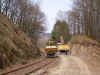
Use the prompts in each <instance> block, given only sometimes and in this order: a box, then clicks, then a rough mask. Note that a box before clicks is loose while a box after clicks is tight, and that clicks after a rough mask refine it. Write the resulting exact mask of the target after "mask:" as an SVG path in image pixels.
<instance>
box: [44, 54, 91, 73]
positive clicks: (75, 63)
mask: <svg viewBox="0 0 100 75" xmlns="http://www.w3.org/2000/svg"><path fill="white" fill-rule="evenodd" d="M59 58H60V59H59V61H58V63H57V66H56V67H54V68H51V69H49V70H48V71H47V73H46V74H45V75H92V74H91V72H90V71H89V69H88V66H87V64H85V62H83V61H82V60H81V59H80V58H78V57H75V56H66V55H60V56H59Z"/></svg>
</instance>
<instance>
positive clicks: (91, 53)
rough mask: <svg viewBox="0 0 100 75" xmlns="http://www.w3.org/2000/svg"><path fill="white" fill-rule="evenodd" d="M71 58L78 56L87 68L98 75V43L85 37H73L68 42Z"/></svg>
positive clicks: (99, 53) (99, 51)
mask: <svg viewBox="0 0 100 75" xmlns="http://www.w3.org/2000/svg"><path fill="white" fill-rule="evenodd" d="M69 44H70V45H71V50H72V51H71V52H72V55H73V56H78V57H80V58H82V59H83V60H84V61H86V62H87V64H88V66H89V68H90V69H91V70H92V71H93V72H95V73H94V75H98V72H99V71H100V63H99V62H100V43H98V42H97V41H95V40H93V39H91V38H89V37H87V36H82V35H79V36H75V37H73V38H72V40H71V41H70V42H69Z"/></svg>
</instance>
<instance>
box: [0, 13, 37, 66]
mask: <svg viewBox="0 0 100 75" xmlns="http://www.w3.org/2000/svg"><path fill="white" fill-rule="evenodd" d="M35 44H36V43H35V41H34V39H33V41H32V39H30V38H29V37H28V36H27V35H25V33H24V32H23V31H21V30H19V28H17V27H16V25H14V24H13V23H12V22H11V21H10V20H9V19H8V18H7V17H6V16H4V15H2V14H0V68H4V67H6V66H8V65H11V64H13V63H14V64H15V63H16V62H18V61H23V60H28V59H30V58H33V57H36V55H37V54H39V53H38V50H37V48H36V46H35Z"/></svg>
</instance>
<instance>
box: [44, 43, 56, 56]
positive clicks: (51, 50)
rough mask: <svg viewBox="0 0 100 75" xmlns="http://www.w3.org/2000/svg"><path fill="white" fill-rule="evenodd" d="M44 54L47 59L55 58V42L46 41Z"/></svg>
mask: <svg viewBox="0 0 100 75" xmlns="http://www.w3.org/2000/svg"><path fill="white" fill-rule="evenodd" d="M45 53H46V56H47V57H56V53H57V46H56V43H55V41H48V44H47V46H46V47H45Z"/></svg>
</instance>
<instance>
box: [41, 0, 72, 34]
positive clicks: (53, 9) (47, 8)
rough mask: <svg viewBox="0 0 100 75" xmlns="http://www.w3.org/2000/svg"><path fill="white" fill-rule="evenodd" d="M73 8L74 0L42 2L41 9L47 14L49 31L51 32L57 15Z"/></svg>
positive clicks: (46, 0)
mask: <svg viewBox="0 0 100 75" xmlns="http://www.w3.org/2000/svg"><path fill="white" fill-rule="evenodd" d="M71 8H72V0H42V3H41V9H42V11H43V12H44V13H45V14H46V18H47V21H48V23H47V26H48V31H47V32H51V30H52V28H53V25H54V23H55V20H56V16H57V13H58V12H59V11H60V10H61V11H68V10H70V9H71Z"/></svg>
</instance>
